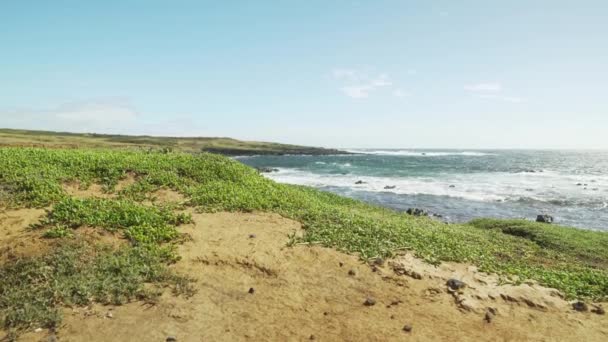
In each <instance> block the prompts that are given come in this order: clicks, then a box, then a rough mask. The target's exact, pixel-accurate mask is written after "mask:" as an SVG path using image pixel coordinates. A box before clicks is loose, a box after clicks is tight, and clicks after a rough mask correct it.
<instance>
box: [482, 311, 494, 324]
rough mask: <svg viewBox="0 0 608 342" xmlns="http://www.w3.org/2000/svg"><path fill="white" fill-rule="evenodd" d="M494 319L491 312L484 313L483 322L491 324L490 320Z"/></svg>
mask: <svg viewBox="0 0 608 342" xmlns="http://www.w3.org/2000/svg"><path fill="white" fill-rule="evenodd" d="M493 319H494V314H493V313H492V312H490V310H488V311H486V315H485V317H484V320H485V321H486V322H488V323H492V320H493Z"/></svg>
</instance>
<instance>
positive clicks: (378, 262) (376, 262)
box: [374, 257, 384, 266]
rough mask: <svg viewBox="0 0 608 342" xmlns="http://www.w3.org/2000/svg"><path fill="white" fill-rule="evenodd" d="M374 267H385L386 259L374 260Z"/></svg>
mask: <svg viewBox="0 0 608 342" xmlns="http://www.w3.org/2000/svg"><path fill="white" fill-rule="evenodd" d="M374 265H378V266H382V265H384V259H382V258H380V257H378V258H376V259H374Z"/></svg>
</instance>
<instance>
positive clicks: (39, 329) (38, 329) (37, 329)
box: [34, 328, 42, 333]
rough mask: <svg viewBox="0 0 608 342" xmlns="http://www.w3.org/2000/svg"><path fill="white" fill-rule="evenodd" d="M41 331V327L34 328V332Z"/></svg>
mask: <svg viewBox="0 0 608 342" xmlns="http://www.w3.org/2000/svg"><path fill="white" fill-rule="evenodd" d="M41 331H42V328H36V330H34V332H37V333H38V332H41Z"/></svg>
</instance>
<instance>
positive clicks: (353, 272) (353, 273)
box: [348, 270, 357, 277]
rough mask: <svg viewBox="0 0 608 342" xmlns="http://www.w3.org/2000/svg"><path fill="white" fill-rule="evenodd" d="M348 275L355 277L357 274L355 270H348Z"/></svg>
mask: <svg viewBox="0 0 608 342" xmlns="http://www.w3.org/2000/svg"><path fill="white" fill-rule="evenodd" d="M348 275H349V276H353V277H354V276H355V275H357V272H355V270H348Z"/></svg>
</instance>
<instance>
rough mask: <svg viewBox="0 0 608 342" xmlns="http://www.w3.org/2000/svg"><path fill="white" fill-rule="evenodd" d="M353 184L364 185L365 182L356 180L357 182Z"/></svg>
mask: <svg viewBox="0 0 608 342" xmlns="http://www.w3.org/2000/svg"><path fill="white" fill-rule="evenodd" d="M355 184H365V182H364V181H362V180H358V181H356V182H355Z"/></svg>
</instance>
